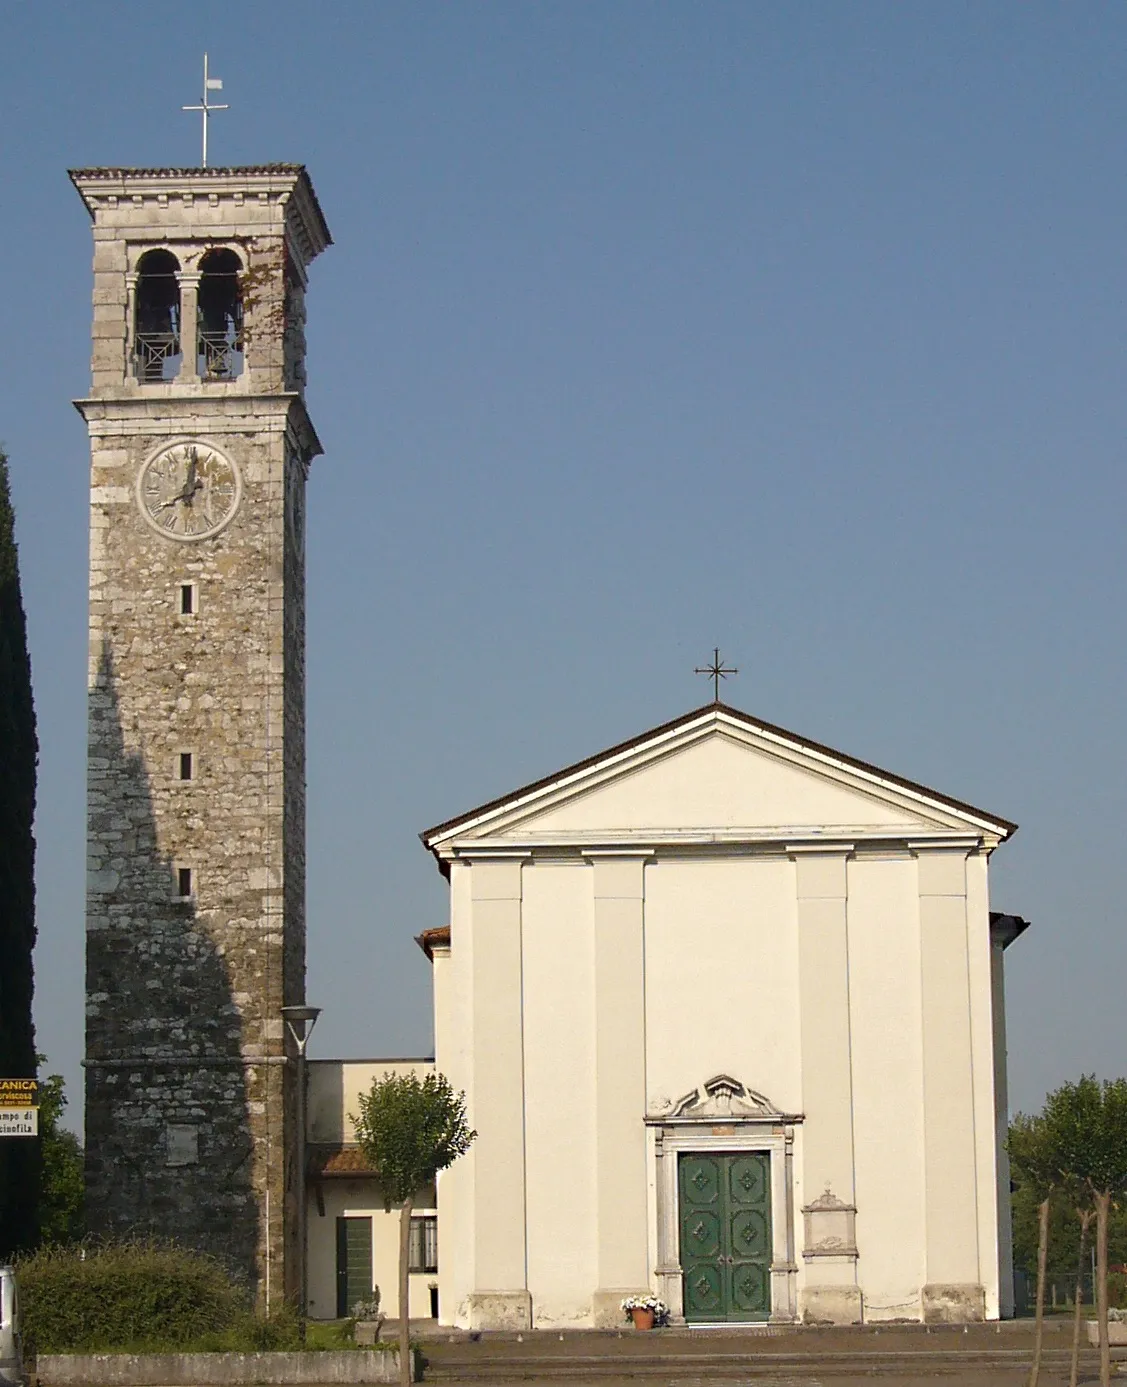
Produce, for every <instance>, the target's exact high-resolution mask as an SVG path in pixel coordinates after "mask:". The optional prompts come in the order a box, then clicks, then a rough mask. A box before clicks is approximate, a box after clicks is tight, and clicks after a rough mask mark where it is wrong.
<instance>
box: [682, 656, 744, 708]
mask: <svg viewBox="0 0 1127 1387" xmlns="http://www.w3.org/2000/svg"><path fill="white" fill-rule="evenodd" d="M693 673H694V674H708V675H711V676H712V699H713V702H714V703H719V702H720V681H721V679H727V677H728V675H729V674H739V670H738V669H736V668H735V667H734V666H731V665H725V664H724V662H723V661H722V660H721V659H720V647H719V646H715V647H714V648H713V651H712V663H711V664H710V665H705V666H704V667H703V668H702V667H701V666H700V665H698V666H697V667H696V669H694V670H693Z"/></svg>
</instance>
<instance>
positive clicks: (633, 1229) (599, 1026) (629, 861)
mask: <svg viewBox="0 0 1127 1387" xmlns="http://www.w3.org/2000/svg"><path fill="white" fill-rule="evenodd" d="M588 857H589V859H590V861H591V864H592V868H593V871H592V879H593V882H594V896H595V1147H596V1156H595V1182H596V1200H597V1211H598V1212H597V1217H598V1231H597V1242H596V1256H597V1263H598V1286H597V1288H596V1290H595V1292H594V1296H593V1317H594V1323H595V1327H596V1328H597V1329H600V1328H603V1329H609V1328H614V1327H616V1326H618V1325H619V1324H621V1322H622V1310H621V1301H622V1298H623V1297H624V1296H626V1295H631V1294H637V1293H644V1292H645V1291H647V1290H648V1289H649V1267H648V1251H647V1245H646V1228H647V1212H646V1128H645V1123H644V1120H643V1119H644V1116H645V1110H646V1049H645V1046H646V1015H645V1011H646V1001H645V956H644V939H643V931H644V911H645V906H644V900H645V888H644V882H645V857H644V856H642V855H638V856H633V855H617V854H588Z"/></svg>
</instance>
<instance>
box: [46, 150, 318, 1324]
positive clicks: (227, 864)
mask: <svg viewBox="0 0 1127 1387" xmlns="http://www.w3.org/2000/svg"><path fill="white" fill-rule="evenodd" d="M71 179H72V181H73V182H74V185H75V187H76V188H77V189H78V192H79V194H80V195H81V197H82V200H83V202H84V203H85V205H86V208H87V210H88V211H89V213H90V215H91V217H92V219H93V223H94V350H93V382H92V387H91V391H90V396H89V398H88V399H85V400H79V401H78V402H77V407H78V409H79V411H80V413H81V414H82V417H83V418H84V419H85V420H86V424H87V427H88V429H89V434H90V448H91V472H90V667H89V755H88V790H87V795H88V802H87V855H88V865H87V871H88V876H87V905H86V1198H87V1211H88V1226H89V1228H90V1231H91V1232H94V1233H98V1234H103V1235H114V1236H121V1235H135V1234H138V1233H140V1234H144V1233H152V1234H154V1235H157V1236H160V1237H166V1238H174V1239H175V1240H176V1241H178V1242H181V1243H184V1244H187V1245H191V1246H195V1247H200V1248H205V1249H207V1250H209V1251H212V1252H214V1253H217V1254H219V1255H221V1256H223V1257H225V1258H227V1259H228V1260H230V1261H231V1262H232V1263H233V1264H235V1265H236V1266H237V1267H239V1268H241V1270H242V1271H243V1272H244V1273H245V1275H246V1276H247V1277H248V1278H249V1279H250V1280H251V1281H252V1282H253V1283H254V1284H255V1285H256V1287H257V1291H258V1295H259V1298H260V1301H261V1302H263V1303H274V1304H276V1303H277V1302H278V1300H280V1299H281V1298H282V1297H284V1296H291V1297H292V1296H293V1295H295V1293H296V1292H297V1289H298V1277H299V1268H298V1265H297V1247H296V1243H295V1242H294V1241H293V1231H292V1230H294V1229H295V1228H296V1226H297V1218H296V1203H295V1201H296V1199H297V1198H298V1195H299V1193H300V1186H301V1181H300V1180H299V1172H298V1171H297V1169H296V1165H295V1161H294V1152H295V1148H296V1140H295V1138H296V1132H295V1129H294V1117H295V1108H296V1105H295V1098H296V1094H295V1089H294V1083H293V1070H294V1065H293V1064H292V1063H291V1062H290V1060H292V1055H290V1054H288V1052H287V1041H286V1039H285V1035H284V1028H283V1023H282V1018H281V1015H280V1008H281V1007H282V1006H283V1005H293V1004H297V1003H301V1002H303V1001H304V993H305V558H304V527H305V484H306V477H307V475H308V470H309V464H310V461H311V460H312V458H314V457H315V456H316V455H317V454H318V453H319V452H320V451H321V448H320V444H319V443H318V441H317V435H316V433H315V432H314V430H313V425H312V424H311V422H310V419H309V415H308V414H307V412H306V408H305V401H304V387H305V335H304V322H305V306H304V305H305V287H306V272H307V268H308V266H309V263H310V262H311V261H312V260H313V258H314V257H315V256H316V255H317V254H318V253H319V252H320V251H321V250H323V249H324V248H325V247H326V246H327V245H329V244H330V239H331V238H330V236H329V230H328V227H327V226H326V224H325V219H324V217H323V215H322V213H321V209H320V207H319V205H318V203H317V198H316V195H315V194H314V191H313V187H312V184H311V183H310V181H309V177H308V175H307V173H306V172H305V169H304V168H303V167H301V166H300V165H295V164H276V165H267V166H262V167H253V168H199V169H81V170H78V171H75V172H72V174H71ZM287 1206H288V1213H289V1216H287Z"/></svg>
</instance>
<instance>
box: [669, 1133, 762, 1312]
mask: <svg viewBox="0 0 1127 1387" xmlns="http://www.w3.org/2000/svg"><path fill="white" fill-rule="evenodd" d="M677 1179H678V1192H679V1195H680V1209H681V1216H680V1225H681V1227H680V1240H681V1270H682V1274H683V1276H684V1291H683V1300H684V1310H685V1318H686V1319H687V1320H689V1321H690V1322H697V1323H709V1324H716V1323H722V1322H724V1321H734V1322H737V1323H746V1322H748V1321H750V1320H766V1319H769V1318H770V1315H771V1158H770V1156H769V1155H768V1154H767V1152H765V1151H749V1152H723V1153H718V1154H716V1155H695V1154H685V1155H682V1156H681V1157H680V1159H679V1161H678V1168H677Z"/></svg>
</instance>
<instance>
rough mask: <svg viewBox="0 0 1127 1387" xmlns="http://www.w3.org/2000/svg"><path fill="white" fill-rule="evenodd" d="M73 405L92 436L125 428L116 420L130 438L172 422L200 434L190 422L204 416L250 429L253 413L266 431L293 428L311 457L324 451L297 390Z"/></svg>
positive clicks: (219, 425) (216, 426) (119, 398)
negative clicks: (249, 420)
mask: <svg viewBox="0 0 1127 1387" xmlns="http://www.w3.org/2000/svg"><path fill="white" fill-rule="evenodd" d="M72 403H73V405H74V407H75V409H76V410H78V412H79V414H81V415H82V417H83V419H85V421H86V423H87V426H88V427H89V429H90V434H91V436H92V437H99V436H108V435H113V434H116V433H118V432H121V431H123V430H119V429H117V428H114V427H112V426H113V425H115V424H120V425H123V426H124V431H127V432H128V433H129V434H130V435H131V436H136V435H137V434H138V433H140V432H148V433H153V434H160V433H167V432H168V425H172V426H173V427H174V428H175V429H176V430H177V431H180V432H184V431H189V432H195V433H198V432H199V431H200V430H199V429H198V428H195V429H192V430H189V429H188V424H189V423H190V422H191V423H195V422H196V421H198V420H199V419H201V418H206V419H207V426H208V428H210V429H213V430H215V431H216V432H219V433H245V432H246V429H247V419H248V417H249V418H251V419H253V421H254V424H255V426H256V427H258V428H261V429H262V431H263V432H266V431H267V430H270V429H276V430H278V431H279V432H280V431H282V430H284V429H292V430H293V431H294V433H295V435H296V436H297V437H298V439H299V440H301V442H302V445H303V450H304V452H305V455H306V457H308V458H314V457H319V456H320V455H321V453H323V452H324V449H323V448H322V446H321V440H320V439H319V438H318V437H317V430H316V429H315V428H314V427H313V421H312V419H310V417H309V410H308V408H307V407H306V404H305V400H304V398H303V397H302V396H301V395H299V394H298V393H297V391H292V390H291V391H278V392H274V393H272V394H255V395H248V394H241V395H236V394H234V393H231V394H223V395H208V394H205V393H202V392H201V393H200V394H198V395H190V394H184V393H177V394H174V395H173V394H169V395H161V396H159V397H158V398H155V399H154V398H152V397H150V396H147V395H144V396H142V395H114V396H108V397H106V396H94V397H93V398H87V399H83V400H74V401H72ZM140 421H145V423H146V425H147V427H145V428H141V427H139V423H140ZM107 425H109V426H111V427H106V426H107ZM99 426H101V427H99Z"/></svg>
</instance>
